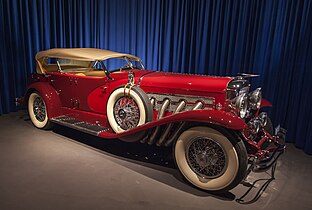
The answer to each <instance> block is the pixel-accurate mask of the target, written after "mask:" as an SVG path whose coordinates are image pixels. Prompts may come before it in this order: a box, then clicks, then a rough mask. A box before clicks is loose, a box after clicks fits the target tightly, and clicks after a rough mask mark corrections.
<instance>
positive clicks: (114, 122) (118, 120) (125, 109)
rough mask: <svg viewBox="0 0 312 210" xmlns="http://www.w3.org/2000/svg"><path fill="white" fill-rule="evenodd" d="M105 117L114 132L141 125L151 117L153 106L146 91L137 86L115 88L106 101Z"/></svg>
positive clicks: (150, 119)
mask: <svg viewBox="0 0 312 210" xmlns="http://www.w3.org/2000/svg"><path fill="white" fill-rule="evenodd" d="M106 111H107V119H108V122H109V124H110V126H111V128H112V129H113V130H114V131H115V132H116V133H122V132H125V131H127V130H129V129H132V128H135V127H137V126H140V125H143V124H145V123H147V122H150V121H152V119H153V108H152V104H151V101H150V100H149V98H148V96H147V95H146V93H145V92H144V91H143V90H142V89H141V88H140V87H138V86H133V87H132V88H129V86H127V87H126V88H125V87H124V86H121V87H118V88H116V89H115V90H114V91H113V92H112V93H111V95H110V96H109V99H108V101H107V110H106Z"/></svg>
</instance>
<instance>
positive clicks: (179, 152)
mask: <svg viewBox="0 0 312 210" xmlns="http://www.w3.org/2000/svg"><path fill="white" fill-rule="evenodd" d="M201 136H202V137H208V138H210V139H213V140H214V141H216V142H217V143H218V144H219V145H220V146H221V147H222V149H223V150H224V151H225V152H226V153H227V163H226V169H225V171H224V173H223V174H222V175H220V176H219V177H216V178H211V179H207V178H202V177H200V176H199V175H197V174H196V173H195V172H194V171H193V170H192V169H191V168H190V166H189V164H188V162H187V158H186V148H187V146H188V144H189V143H190V141H191V140H192V139H194V138H196V137H201ZM243 149H245V147H243ZM243 152H246V151H243ZM239 155H240V154H239V153H238V152H237V150H236V148H235V145H234V142H232V141H231V140H229V139H228V137H226V136H225V135H224V134H222V133H221V132H220V131H218V130H216V129H213V128H210V127H205V126H198V127H193V128H190V129H188V130H186V131H184V132H183V133H182V134H181V135H180V136H179V138H178V139H177V141H176V143H175V146H174V159H175V162H176V165H177V167H178V168H179V170H180V172H181V174H182V175H183V176H184V177H185V178H186V180H187V181H188V182H190V183H191V184H192V185H194V186H196V187H198V188H200V189H202V190H207V191H211V192H224V191H226V190H228V189H231V188H233V187H235V186H236V185H237V184H238V183H239V182H240V179H241V177H242V176H243V175H242V173H243V174H245V170H246V166H247V159H246V161H245V160H243V161H242V159H240V158H242V157H239ZM244 155H245V154H244ZM245 157H246V156H245ZM245 157H243V159H245ZM242 162H243V163H244V162H246V166H245V164H242V165H243V166H242V167H241V163H242Z"/></svg>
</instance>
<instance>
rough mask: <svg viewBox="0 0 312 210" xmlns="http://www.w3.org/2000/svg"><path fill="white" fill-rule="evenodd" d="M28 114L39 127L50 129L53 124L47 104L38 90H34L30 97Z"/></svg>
mask: <svg viewBox="0 0 312 210" xmlns="http://www.w3.org/2000/svg"><path fill="white" fill-rule="evenodd" d="M28 114H29V118H30V119H31V122H32V123H33V124H34V126H36V127H37V128H41V129H50V128H52V124H51V122H50V121H49V118H48V112H47V107H46V104H45V102H44V100H43V98H42V97H41V96H40V95H39V93H38V92H33V93H31V94H30V95H29V98H28Z"/></svg>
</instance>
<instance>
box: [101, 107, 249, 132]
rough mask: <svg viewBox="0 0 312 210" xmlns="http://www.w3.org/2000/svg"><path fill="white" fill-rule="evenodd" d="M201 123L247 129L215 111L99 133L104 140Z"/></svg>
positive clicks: (204, 111) (239, 122)
mask: <svg viewBox="0 0 312 210" xmlns="http://www.w3.org/2000/svg"><path fill="white" fill-rule="evenodd" d="M183 121H184V122H202V123H210V124H215V125H220V126H222V127H226V128H229V129H231V130H243V129H245V128H247V125H246V123H245V122H244V121H243V120H242V119H240V118H239V117H237V116H236V115H234V114H232V113H229V112H225V111H217V110H193V111H187V112H181V113H177V114H173V115H170V116H167V117H164V118H162V119H160V120H156V121H152V122H149V123H146V124H143V125H141V126H138V127H136V128H133V129H131V130H128V131H126V132H123V133H119V134H115V133H108V132H103V133H100V134H99V136H100V137H104V138H120V137H123V136H127V135H130V134H134V133H136V132H139V131H142V130H146V129H149V128H153V127H156V126H160V125H164V124H169V123H175V122H183Z"/></svg>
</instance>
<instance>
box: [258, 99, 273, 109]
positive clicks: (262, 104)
mask: <svg viewBox="0 0 312 210" xmlns="http://www.w3.org/2000/svg"><path fill="white" fill-rule="evenodd" d="M271 106H272V104H271V103H270V102H269V101H268V100H266V99H265V98H262V99H261V105H260V108H263V107H271Z"/></svg>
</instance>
